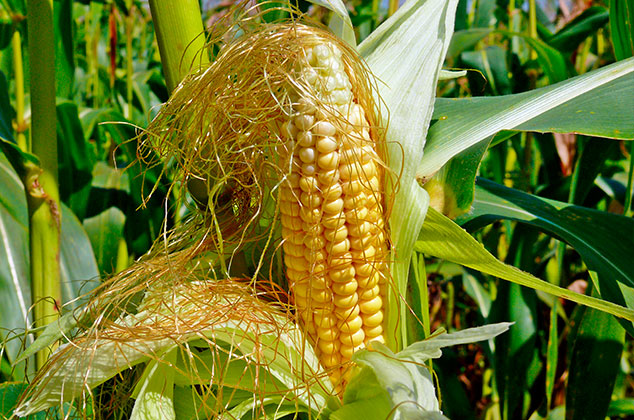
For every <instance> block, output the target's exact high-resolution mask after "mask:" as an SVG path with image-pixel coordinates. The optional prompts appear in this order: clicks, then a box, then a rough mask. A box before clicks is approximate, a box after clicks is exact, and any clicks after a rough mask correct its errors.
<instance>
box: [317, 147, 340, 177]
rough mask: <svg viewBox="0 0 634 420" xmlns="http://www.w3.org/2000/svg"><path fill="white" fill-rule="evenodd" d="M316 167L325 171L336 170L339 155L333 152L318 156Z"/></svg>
mask: <svg viewBox="0 0 634 420" xmlns="http://www.w3.org/2000/svg"><path fill="white" fill-rule="evenodd" d="M317 166H319V167H320V168H322V169H325V170H326V171H331V170H333V169H337V168H338V167H339V153H338V152H337V151H333V152H330V153H325V154H323V155H321V156H319V158H317ZM340 172H341V170H340Z"/></svg>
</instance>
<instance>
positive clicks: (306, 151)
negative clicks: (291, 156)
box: [299, 147, 317, 163]
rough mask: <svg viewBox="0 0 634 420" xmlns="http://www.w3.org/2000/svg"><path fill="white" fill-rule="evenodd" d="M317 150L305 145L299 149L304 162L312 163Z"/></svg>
mask: <svg viewBox="0 0 634 420" xmlns="http://www.w3.org/2000/svg"><path fill="white" fill-rule="evenodd" d="M316 157H317V152H315V149H313V148H312V147H303V148H301V149H299V158H300V159H301V161H302V162H304V163H311V162H314V161H315V158H316Z"/></svg>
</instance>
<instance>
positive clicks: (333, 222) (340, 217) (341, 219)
mask: <svg viewBox="0 0 634 420" xmlns="http://www.w3.org/2000/svg"><path fill="white" fill-rule="evenodd" d="M345 223H346V217H345V216H344V214H343V213H339V214H333V215H324V218H323V219H321V224H322V225H324V227H325V228H326V229H338V228H339V227H341V226H343V225H344V224H345Z"/></svg>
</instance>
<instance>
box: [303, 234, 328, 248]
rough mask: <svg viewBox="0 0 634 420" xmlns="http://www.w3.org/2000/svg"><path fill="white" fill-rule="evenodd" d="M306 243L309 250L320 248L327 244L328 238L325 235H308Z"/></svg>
mask: <svg viewBox="0 0 634 420" xmlns="http://www.w3.org/2000/svg"><path fill="white" fill-rule="evenodd" d="M304 245H306V248H308V249H309V250H318V249H321V248H323V247H324V246H326V240H325V239H324V237H323V236H313V237H310V236H307V237H306V238H305V239H304Z"/></svg>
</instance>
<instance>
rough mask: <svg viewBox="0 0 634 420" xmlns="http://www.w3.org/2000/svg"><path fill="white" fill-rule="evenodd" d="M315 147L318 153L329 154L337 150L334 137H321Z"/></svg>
mask: <svg viewBox="0 0 634 420" xmlns="http://www.w3.org/2000/svg"><path fill="white" fill-rule="evenodd" d="M315 147H316V148H317V151H318V152H319V153H331V152H334V151H335V150H337V140H336V139H335V138H334V137H322V138H320V139H319V140H317V142H316V144H315Z"/></svg>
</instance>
